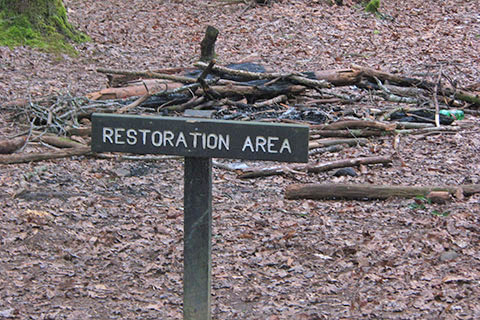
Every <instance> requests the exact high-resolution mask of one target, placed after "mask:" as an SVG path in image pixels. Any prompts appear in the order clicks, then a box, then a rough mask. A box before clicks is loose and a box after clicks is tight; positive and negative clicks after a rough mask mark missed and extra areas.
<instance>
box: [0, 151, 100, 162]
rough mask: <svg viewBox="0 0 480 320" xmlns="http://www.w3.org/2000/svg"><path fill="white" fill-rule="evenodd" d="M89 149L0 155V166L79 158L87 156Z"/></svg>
mask: <svg viewBox="0 0 480 320" xmlns="http://www.w3.org/2000/svg"><path fill="white" fill-rule="evenodd" d="M90 152H91V151H90V147H81V148H72V149H66V150H61V151H54V152H45V153H24V154H12V155H0V163H1V164H14V163H26V162H35V161H43V160H51V159H58V158H66V157H71V156H81V155H86V154H89V153H90Z"/></svg>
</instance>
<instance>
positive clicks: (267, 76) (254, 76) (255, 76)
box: [194, 61, 331, 88]
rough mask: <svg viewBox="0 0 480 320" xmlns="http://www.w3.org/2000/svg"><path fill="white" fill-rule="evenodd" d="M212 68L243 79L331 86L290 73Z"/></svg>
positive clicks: (199, 66)
mask: <svg viewBox="0 0 480 320" xmlns="http://www.w3.org/2000/svg"><path fill="white" fill-rule="evenodd" d="M194 66H195V67H197V68H200V69H205V68H207V66H208V64H206V63H204V62H200V61H199V62H196V63H195V64H194ZM212 70H213V71H215V72H218V73H226V74H230V75H234V76H237V77H241V78H244V79H245V80H273V79H277V78H280V79H285V80H292V81H293V82H295V83H298V84H302V85H306V86H310V87H318V88H330V87H331V85H330V84H329V83H328V82H326V81H323V80H314V79H309V78H306V77H302V76H299V75H295V74H291V73H268V72H263V73H262V72H250V71H245V70H236V69H231V68H226V67H221V66H214V67H213V68H212Z"/></svg>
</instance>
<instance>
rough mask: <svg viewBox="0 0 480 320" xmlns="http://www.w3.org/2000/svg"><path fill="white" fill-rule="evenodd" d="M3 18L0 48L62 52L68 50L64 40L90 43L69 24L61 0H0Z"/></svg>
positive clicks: (0, 29) (0, 30)
mask: <svg viewBox="0 0 480 320" xmlns="http://www.w3.org/2000/svg"><path fill="white" fill-rule="evenodd" d="M0 15H2V16H4V17H8V19H4V22H5V23H3V24H2V25H1V27H0V45H9V46H17V45H31V46H34V47H40V48H45V49H59V50H62V49H68V48H66V45H65V44H64V41H74V42H82V41H86V40H88V37H87V36H86V35H84V34H83V33H81V32H79V31H77V30H76V29H75V28H74V27H73V26H72V25H71V24H70V23H69V22H68V19H67V11H66V10H65V7H64V5H63V2H62V0H0Z"/></svg>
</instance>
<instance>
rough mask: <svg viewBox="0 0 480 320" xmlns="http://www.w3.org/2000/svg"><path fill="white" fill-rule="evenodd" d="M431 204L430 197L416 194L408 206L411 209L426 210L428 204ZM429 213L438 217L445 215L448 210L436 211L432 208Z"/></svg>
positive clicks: (447, 213)
mask: <svg viewBox="0 0 480 320" xmlns="http://www.w3.org/2000/svg"><path fill="white" fill-rule="evenodd" d="M431 204H432V201H431V200H430V199H427V198H425V197H424V196H417V197H415V199H414V202H413V203H411V204H410V205H409V206H408V207H409V208H410V209H412V210H426V209H427V207H428V206H429V205H431ZM430 213H431V214H433V215H435V216H439V217H447V216H448V215H449V214H450V212H449V211H438V210H435V209H434V210H432V211H430Z"/></svg>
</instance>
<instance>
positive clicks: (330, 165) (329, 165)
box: [306, 157, 392, 173]
mask: <svg viewBox="0 0 480 320" xmlns="http://www.w3.org/2000/svg"><path fill="white" fill-rule="evenodd" d="M391 162H392V159H391V158H390V157H365V158H355V159H346V160H337V161H331V162H325V163H320V164H316V165H310V164H308V165H307V166H306V170H307V171H308V172H313V173H319V172H323V171H329V170H332V169H338V168H347V167H355V166H359V165H365V164H384V165H385V164H389V163H391Z"/></svg>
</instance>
